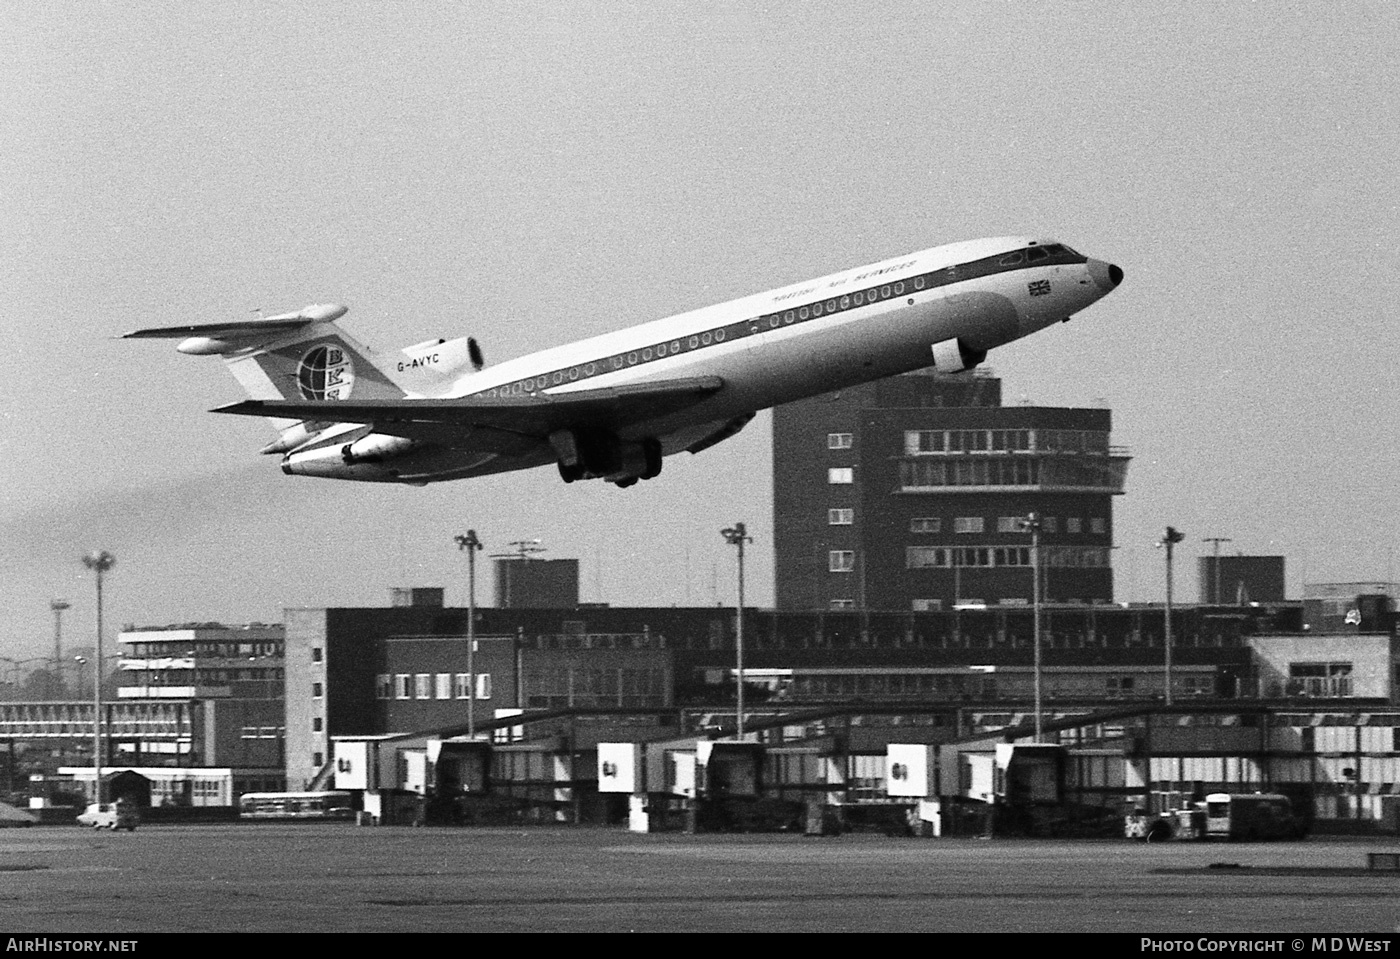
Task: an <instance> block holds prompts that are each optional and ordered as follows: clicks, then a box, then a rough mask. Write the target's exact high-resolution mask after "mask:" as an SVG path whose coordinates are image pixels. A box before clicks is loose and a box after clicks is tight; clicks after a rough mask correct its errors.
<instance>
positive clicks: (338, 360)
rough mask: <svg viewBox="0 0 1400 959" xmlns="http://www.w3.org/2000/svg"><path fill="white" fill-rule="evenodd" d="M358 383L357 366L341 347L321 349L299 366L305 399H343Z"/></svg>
mask: <svg viewBox="0 0 1400 959" xmlns="http://www.w3.org/2000/svg"><path fill="white" fill-rule="evenodd" d="M354 382H355V366H354V364H353V363H351V362H350V357H349V355H348V354H347V353H346V352H345V351H344V350H343V349H341V348H340V347H339V346H331V345H328V346H317V347H313V348H312V349H310V350H307V351H306V353H305V354H304V355H303V356H302V358H301V363H300V364H299V365H298V366H297V388H298V389H299V390H301V395H302V398H303V399H307V400H343V399H345V398H346V397H347V396H349V395H350V387H351V386H352V385H353V384H354Z"/></svg>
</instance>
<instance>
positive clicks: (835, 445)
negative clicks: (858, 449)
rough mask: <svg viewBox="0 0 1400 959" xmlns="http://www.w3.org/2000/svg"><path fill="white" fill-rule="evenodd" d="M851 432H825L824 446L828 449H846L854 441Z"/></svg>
mask: <svg viewBox="0 0 1400 959" xmlns="http://www.w3.org/2000/svg"><path fill="white" fill-rule="evenodd" d="M854 438H855V437H854V436H853V435H852V434H851V433H828V434H826V448H827V449H829V450H848V449H850V448H851V446H852V443H853V441H854Z"/></svg>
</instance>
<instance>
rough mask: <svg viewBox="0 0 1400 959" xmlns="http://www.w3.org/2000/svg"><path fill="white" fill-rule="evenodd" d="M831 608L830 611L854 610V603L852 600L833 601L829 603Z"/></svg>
mask: <svg viewBox="0 0 1400 959" xmlns="http://www.w3.org/2000/svg"><path fill="white" fill-rule="evenodd" d="M831 608H832V609H855V608H856V601H855V600H853V599H833V600H832V601H831Z"/></svg>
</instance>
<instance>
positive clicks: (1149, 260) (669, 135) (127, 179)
mask: <svg viewBox="0 0 1400 959" xmlns="http://www.w3.org/2000/svg"><path fill="white" fill-rule="evenodd" d="M0 24H3V29H0V85H2V86H3V89H4V90H5V93H4V95H3V96H0V122H3V126H4V129H5V132H6V134H7V136H6V139H7V144H6V149H4V150H3V151H0V173H3V182H4V189H3V192H0V244H3V246H0V250H2V251H3V258H0V264H3V267H0V268H2V269H3V278H2V279H3V282H0V324H3V332H4V337H5V341H6V342H7V344H8V345H9V350H10V357H11V359H10V362H9V363H8V371H7V375H6V376H5V377H3V378H2V379H0V464H3V465H0V470H3V472H2V473H0V655H6V656H12V657H13V656H19V655H25V656H28V655H39V654H42V653H43V652H44V651H45V650H46V649H47V648H48V645H49V643H50V642H51V630H52V628H51V618H50V614H49V611H48V602H49V600H50V599H51V598H53V597H55V596H64V597H67V598H68V599H70V600H71V601H73V602H74V604H75V608H74V609H73V610H72V611H71V612H70V613H69V614H68V620H67V622H68V624H69V626H68V632H69V633H70V635H71V636H72V637H73V641H74V642H79V641H81V640H82V639H83V638H84V637H86V636H89V635H90V632H91V629H92V621H93V615H92V608H91V607H92V605H93V604H92V587H91V578H90V576H89V574H87V572H86V571H85V570H84V569H83V568H82V566H81V564H80V563H79V562H78V557H79V555H80V554H81V553H83V552H84V551H86V550H89V549H92V548H99V547H100V548H105V549H109V550H111V551H113V552H115V553H116V554H117V557H118V565H117V568H116V569H115V571H114V572H113V574H112V575H111V578H110V580H109V583H110V586H111V590H110V593H109V596H110V610H111V621H112V622H114V623H118V624H119V623H122V622H129V621H136V622H141V623H145V624H151V623H165V622H179V621H186V620H193V619H199V620H205V619H222V620H225V621H232V622H241V621H248V620H277V619H279V618H280V610H281V608H282V607H283V606H286V605H335V604H380V603H383V602H386V601H387V595H388V589H389V587H391V586H401V585H436V586H446V587H448V600H449V602H451V603H454V604H456V603H461V602H465V583H464V580H465V565H466V564H465V562H464V561H463V558H462V556H461V554H460V553H459V552H458V551H457V549H456V547H455V546H454V544H453V542H452V536H453V535H454V534H456V533H458V532H462V531H464V530H465V529H466V528H467V527H475V528H476V529H477V530H478V531H479V532H480V534H481V536H482V538H483V539H484V540H485V541H486V543H487V545H488V551H496V550H498V549H500V548H502V547H504V545H505V543H506V542H508V541H510V540H516V539H530V538H534V537H541V538H543V539H544V541H545V544H546V545H547V546H548V547H549V548H550V552H549V553H547V554H545V555H546V556H558V557H578V558H579V559H580V561H581V562H582V566H583V593H584V598H585V599H590V600H593V599H597V600H605V601H610V602H613V603H616V604H629V605H630V604H662V605H670V604H673V603H675V604H685V603H692V604H707V603H713V602H716V601H721V602H732V601H733V597H734V562H733V551H732V549H730V548H727V547H725V546H724V544H723V542H722V540H721V538H720V536H719V532H718V531H719V529H720V527H722V526H725V525H728V524H729V523H731V522H733V521H735V520H744V521H746V522H747V523H748V524H749V526H750V529H751V530H752V531H753V533H754V535H755V540H756V542H755V543H754V547H753V549H752V551H751V553H750V555H751V557H752V560H753V562H752V564H751V566H750V570H751V574H752V576H751V580H750V593H749V595H750V596H751V597H752V599H753V601H755V602H757V603H761V604H762V603H767V602H769V601H771V596H772V583H771V569H772V563H771V538H772V534H771V513H772V507H771V501H772V488H771V479H770V474H769V464H768V450H769V436H768V432H769V428H770V420H769V418H768V417H767V416H766V415H765V416H761V417H760V418H759V419H758V420H756V421H755V422H754V423H753V424H751V425H750V427H749V428H748V430H746V431H745V432H744V433H743V434H741V436H740V437H738V438H736V439H735V440H732V441H730V442H727V443H725V444H723V445H721V446H719V447H716V448H715V449H712V450H710V451H707V452H706V453H704V454H702V455H700V456H698V457H689V456H683V457H679V458H673V459H672V460H669V461H668V463H667V468H666V472H665V473H664V474H663V475H662V477H661V478H660V479H659V480H657V481H653V482H650V483H644V484H639V485H638V486H636V487H634V488H632V489H630V490H618V489H615V488H613V487H611V486H604V485H602V484H597V483H590V484H575V485H574V486H570V487H567V488H566V487H564V486H563V485H562V484H561V483H560V482H559V481H558V478H557V477H556V476H555V475H554V473H553V471H544V470H542V471H536V472H534V473H521V474H513V475H506V476H502V477H495V478H489V479H484V480H477V481H469V482H459V483H449V484H442V485H438V486H434V487H429V488H427V489H411V488H403V489H400V488H382V487H376V486H370V485H358V484H338V483H333V482H325V481H318V480H310V479H304V478H292V477H285V476H283V475H282V474H281V473H280V471H279V470H278V468H277V462H276V458H275V457H259V456H257V450H258V448H259V447H261V446H262V445H263V444H264V443H266V442H267V441H268V440H269V439H270V438H271V434H270V433H268V432H267V430H266V426H265V424H263V423H262V422H261V421H256V420H247V421H245V420H242V419H239V418H233V417H216V416H211V415H209V414H207V413H206V412H205V411H206V410H208V409H209V408H211V407H213V406H216V405H220V404H223V403H227V402H232V401H234V400H236V399H239V398H240V397H241V393H240V391H239V389H238V387H237V385H236V384H235V383H234V382H233V380H232V379H231V378H230V377H228V375H227V374H226V373H225V372H224V370H223V368H222V366H221V364H219V363H218V362H217V361H215V360H212V359H207V358H193V357H185V356H181V355H178V354H176V353H175V352H174V351H173V350H172V349H171V348H170V344H168V343H159V342H157V343H152V342H120V341H114V340H112V339H111V337H112V336H113V335H115V334H118V333H120V332H123V331H125V330H129V329H133V328H136V327H138V326H143V325H154V324H167V323H174V322H181V321H191V322H207V321H213V320H218V319H223V318H227V317H229V316H238V315H245V314H247V313H248V311H250V310H253V309H254V308H262V309H264V310H268V311H283V310H292V309H297V308H299V307H301V306H303V305H305V304H307V303H312V302H326V301H333V302H344V303H347V304H349V305H350V307H351V313H350V314H349V316H348V318H347V320H346V323H345V325H346V327H347V328H348V329H350V330H351V331H352V332H354V333H355V334H356V335H358V336H360V337H361V338H362V339H364V340H366V341H369V342H371V343H373V344H374V345H376V346H378V347H381V348H386V349H397V348H400V347H403V346H406V345H408V344H410V343H415V342H418V341H420V340H423V339H427V338H429V337H431V336H439V335H441V336H447V337H451V336H458V335H463V334H468V333H470V334H472V335H475V336H476V337H477V338H478V339H479V340H480V341H481V342H482V344H483V346H484V348H485V350H486V353H487V358H488V360H500V359H504V358H506V357H509V356H515V355H519V354H521V353H524V352H528V351H529V350H531V349H534V348H538V347H542V346H547V345H552V344H556V343H559V342H562V341H565V340H568V339H573V338H576V337H578V336H581V335H587V334H592V333H599V332H604V331H607V330H611V329H616V328H619V327H622V326H626V325H630V324H633V323H638V322H642V321H644V320H648V319H653V318H656V317H658V316H664V315H668V314H671V313H674V312H678V311H680V310H683V309H688V308H693V307H698V306H703V305H706V304H708V303H712V302H718V301H721V300H724V299H728V298H730V297H734V296H739V295H743V294H746V293H752V292H755V291H758V290H760V289H764V288H768V287H772V286H776V285H779V284H783V283H788V282H792V281H796V280H800V279H804V278H807V277H809V276H816V275H819V274H822V273H826V272H829V271H833V270H836V269H840V268H843V267H846V266H853V265H857V264H860V263H865V262H870V261H873V260H877V259H880V258H883V257H888V256H894V255H897V254H899V253H903V252H906V251H908V250H912V249H919V248H923V247H927V246H933V245H936V244H939V243H944V242H951V241H954V240H960V239H968V238H972V237H978V236H990V235H999V234H1005V233H1037V234H1048V235H1053V236H1055V237H1057V238H1059V239H1061V240H1063V241H1065V242H1067V243H1070V244H1071V245H1073V246H1075V247H1077V248H1079V249H1081V250H1082V251H1084V252H1087V253H1089V254H1091V255H1094V256H1099V257H1103V258H1107V259H1111V260H1112V261H1114V262H1116V263H1119V264H1120V265H1122V266H1123V268H1124V269H1125V270H1126V273H1127V280H1126V282H1125V284H1124V285H1123V287H1122V288H1121V289H1120V290H1118V291H1116V292H1115V293H1114V294H1113V295H1112V296H1111V297H1109V298H1107V299H1106V300H1105V301H1103V302H1102V303H1100V304H1098V305H1096V306H1094V307H1093V308H1091V309H1090V310H1088V311H1086V312H1085V313H1083V314H1081V315H1080V316H1079V317H1078V318H1077V319H1075V320H1074V322H1072V323H1070V324H1068V325H1065V326H1062V327H1058V328H1056V329H1052V330H1047V331H1045V332H1043V333H1041V334H1039V335H1037V336H1035V337H1032V338H1030V339H1027V340H1023V341H1020V342H1018V343H1016V344H1013V345H1011V346H1010V347H1007V348H1004V349H1002V350H1000V351H997V352H996V353H994V354H993V356H992V357H991V360H990V364H991V365H992V366H993V367H994V368H995V369H996V370H997V371H998V372H999V373H1000V374H1001V375H1002V376H1003V377H1004V379H1005V393H1006V396H1007V398H1008V400H1009V401H1012V402H1014V401H1017V400H1019V398H1021V397H1027V398H1029V399H1030V400H1032V401H1033V402H1036V403H1040V404H1046V405H1092V404H1096V403H1098V402H1100V401H1102V402H1106V403H1107V404H1108V405H1110V406H1111V407H1112V408H1113V410H1114V426H1115V432H1114V441H1115V442H1116V443H1118V444H1121V445H1125V446H1128V447H1130V448H1131V450H1132V453H1133V455H1134V456H1135V457H1136V458H1135V460H1134V463H1133V465H1132V467H1131V470H1130V474H1129V483H1128V493H1127V495H1126V496H1124V497H1121V498H1119V499H1118V500H1117V501H1116V526H1117V542H1118V544H1119V546H1120V547H1121V548H1120V549H1119V550H1118V551H1117V553H1116V554H1115V566H1116V568H1117V570H1118V577H1117V581H1118V591H1119V594H1120V598H1123V599H1158V598H1160V596H1161V594H1162V582H1163V575H1162V563H1161V554H1160V553H1157V552H1155V551H1154V550H1153V549H1152V543H1153V542H1154V541H1155V540H1156V539H1157V537H1158V536H1159V535H1160V530H1161V528H1162V527H1163V526H1165V525H1166V524H1167V523H1172V524H1174V525H1176V526H1178V527H1180V528H1181V529H1183V530H1185V531H1186V533H1187V535H1188V542H1187V545H1188V546H1189V547H1191V548H1190V549H1186V550H1184V551H1182V555H1183V557H1184V558H1185V560H1186V562H1183V563H1182V565H1181V566H1180V567H1179V569H1178V573H1179V577H1180V579H1179V581H1180V582H1182V583H1183V584H1184V586H1183V591H1184V592H1186V593H1187V594H1188V596H1194V585H1195V582H1194V580H1195V577H1194V570H1192V569H1191V568H1190V565H1189V559H1190V557H1192V556H1194V555H1195V554H1196V553H1197V552H1198V551H1204V550H1205V549H1206V547H1205V546H1203V545H1202V544H1200V542H1199V540H1200V538H1201V537H1205V536H1229V537H1232V538H1233V539H1234V543H1232V544H1230V546H1229V547H1228V548H1229V549H1231V550H1236V549H1238V550H1242V551H1244V552H1250V553H1283V554H1286V555H1287V557H1288V562H1289V579H1290V586H1291V588H1292V589H1294V590H1295V591H1296V590H1297V588H1298V586H1299V584H1301V582H1302V581H1303V579H1304V578H1306V579H1308V580H1310V581H1317V580H1348V579H1353V578H1356V579H1361V578H1384V577H1385V576H1387V575H1388V574H1389V575H1391V576H1394V575H1396V563H1397V562H1400V557H1396V556H1395V550H1394V543H1395V541H1396V539H1397V533H1398V532H1400V518H1397V515H1396V511H1395V501H1396V493H1397V479H1396V477H1397V476H1400V454H1397V452H1396V444H1395V441H1394V432H1395V423H1396V422H1397V413H1400V408H1398V407H1400V400H1397V390H1396V386H1397V383H1396V374H1395V372H1394V369H1395V366H1394V360H1393V358H1392V356H1393V344H1394V343H1395V339H1396V338H1395V334H1394V329H1393V327H1394V320H1393V315H1394V307H1393V304H1394V303H1395V302H1396V300H1397V296H1398V295H1400V279H1397V277H1400V269H1397V268H1400V255H1398V254H1397V247H1400V231H1397V229H1396V223H1397V213H1400V210H1397V205H1398V203H1397V200H1398V198H1400V186H1398V185H1397V184H1398V183H1400V178H1397V175H1396V174H1397V170H1396V163H1395V159H1394V157H1395V149H1396V148H1395V145H1396V144H1397V143H1400V108H1397V107H1396V106H1395V104H1394V99H1393V98H1394V92H1395V90H1397V89H1400V77H1397V75H1396V74H1397V67H1396V64H1397V63H1400V15H1397V13H1396V9H1395V7H1394V6H1393V5H1390V4H1384V3H1379V2H1377V3H1323V2H1318V3H1291V4H1289V3H1270V4H1243V3H1237V4H1218V3H1185V4H1173V5H1146V4H1123V5H1113V4H1101V3H1094V4H1075V3H1058V4H1050V5H1028V4H1001V3H955V2H950V3H940V4H938V5H929V4H923V3H904V4H902V3H861V4H850V3H830V4H792V5H773V6H771V7H769V8H768V9H767V11H766V12H762V13H759V12H755V11H754V10H753V9H751V8H750V6H749V5H741V4H735V5H705V4H651V3H638V4H621V3H600V4H567V5H566V4H543V3H541V4H490V3H470V4H461V3H454V4H447V3H443V4H436V3H416V4H379V3H360V4H356V3H325V4H316V3H303V4H295V5H291V4H286V5H284V4H256V3H237V4H220V3H203V4H181V5H170V4H139V3H121V4H97V3H91V4H83V5H39V4H32V3H23V2H14V0H11V2H5V3H3V4H0ZM481 588H482V594H481V595H482V596H489V592H487V590H489V579H485V580H484V581H483V584H482V587H481Z"/></svg>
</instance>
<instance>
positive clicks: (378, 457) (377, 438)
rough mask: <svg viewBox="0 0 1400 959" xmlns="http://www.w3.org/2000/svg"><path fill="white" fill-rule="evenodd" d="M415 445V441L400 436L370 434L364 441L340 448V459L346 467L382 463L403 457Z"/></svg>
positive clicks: (360, 440) (357, 441) (347, 444)
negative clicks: (396, 457) (357, 464)
mask: <svg viewBox="0 0 1400 959" xmlns="http://www.w3.org/2000/svg"><path fill="white" fill-rule="evenodd" d="M417 445H418V443H417V441H416V440H410V439H406V438H404V437H402V436H386V435H385V434H383V433H371V434H370V435H368V436H366V437H365V438H364V439H359V440H356V441H355V442H353V443H346V444H345V445H344V446H342V447H341V448H340V458H341V459H342V460H344V461H345V465H346V466H353V465H355V464H356V463H382V462H384V461H385V460H387V459H393V458H394V457H395V456H402V455H404V454H405V453H407V452H409V451H410V450H412V449H413V448H414V447H415V446H417Z"/></svg>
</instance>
